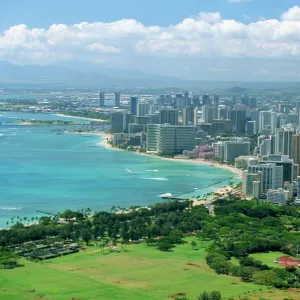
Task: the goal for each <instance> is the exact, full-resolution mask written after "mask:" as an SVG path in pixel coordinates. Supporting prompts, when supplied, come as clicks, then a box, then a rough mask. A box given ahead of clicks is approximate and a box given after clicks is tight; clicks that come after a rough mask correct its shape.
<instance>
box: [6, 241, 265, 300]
mask: <svg viewBox="0 0 300 300" xmlns="http://www.w3.org/2000/svg"><path fill="white" fill-rule="evenodd" d="M193 240H194V241H196V243H197V245H198V247H197V248H195V249H193V247H192V246H191V241H193ZM185 241H186V243H184V244H181V245H178V246H176V248H174V250H173V251H171V252H164V251H160V250H157V249H156V248H155V247H152V246H147V245H146V244H145V243H140V244H131V245H127V246H126V247H123V249H122V246H121V245H118V247H119V249H120V252H119V253H117V252H111V251H110V250H109V248H107V249H105V250H104V252H103V250H102V249H101V248H100V247H99V246H96V244H95V243H93V246H89V247H87V248H86V250H85V251H81V252H80V253H77V254H73V255H70V256H65V257H61V258H56V259H53V260H51V261H45V262H31V261H25V260H23V259H22V260H21V263H23V264H24V267H21V268H16V269H13V270H0V278H1V279H0V281H1V289H0V299H24V300H25V299H36V297H37V296H42V295H43V297H44V299H55V300H56V299H70V300H71V299H72V298H78V299H81V300H83V299H112V300H115V299H116V300H118V299H120V300H121V299H122V300H124V299H128V300H135V299H136V300H137V299H139V300H141V299H146V300H154V299H157V300H161V299H171V298H169V297H170V296H174V298H175V297H176V295H177V294H186V297H187V298H188V299H189V300H196V299H197V298H198V296H199V295H200V294H201V293H202V292H203V291H204V290H206V291H207V292H211V291H213V290H215V289H217V290H219V291H220V293H221V295H222V296H223V299H228V298H230V297H238V296H240V295H241V296H242V295H247V294H248V293H258V294H259V293H262V292H265V291H266V289H265V288H264V287H263V286H258V285H255V284H248V283H244V282H242V281H241V280H239V279H238V278H233V277H229V276H219V275H217V274H215V273H214V272H213V271H212V270H211V269H210V268H209V267H208V266H207V265H206V263H205V256H206V251H205V249H206V247H207V245H208V244H209V243H208V242H201V241H200V240H199V239H198V238H193V237H190V238H187V239H185ZM3 290H5V291H3ZM32 291H34V292H32ZM174 298H173V299H174Z"/></svg>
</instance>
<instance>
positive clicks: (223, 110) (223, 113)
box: [217, 105, 229, 120]
mask: <svg viewBox="0 0 300 300" xmlns="http://www.w3.org/2000/svg"><path fill="white" fill-rule="evenodd" d="M217 119H219V120H222V119H224V120H228V119H229V116H228V107H227V106H224V105H221V106H219V107H218V118H217Z"/></svg>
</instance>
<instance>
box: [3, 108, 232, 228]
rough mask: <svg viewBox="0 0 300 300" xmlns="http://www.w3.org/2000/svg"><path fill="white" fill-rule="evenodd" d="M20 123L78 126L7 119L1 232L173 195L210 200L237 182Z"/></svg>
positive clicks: (219, 172)
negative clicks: (37, 220) (26, 221)
mask: <svg viewBox="0 0 300 300" xmlns="http://www.w3.org/2000/svg"><path fill="white" fill-rule="evenodd" d="M20 119H36V120H57V119H64V120H72V118H69V117H68V118H64V117H57V116H55V115H50V114H29V113H19V112H16V113H15V112H0V122H1V123H2V125H0V228H1V227H5V223H6V221H8V220H10V218H11V217H14V216H20V217H24V216H26V217H32V216H40V215H41V214H39V213H37V212H36V210H41V211H46V212H53V213H56V212H61V211H63V210H64V209H67V208H71V209H82V208H87V207H89V208H91V209H92V210H108V209H109V208H111V207H112V206H117V205H119V206H121V207H129V206H131V205H148V204H151V203H154V202H160V201H163V200H162V199H161V198H160V195H162V194H165V193H171V194H172V195H174V196H180V195H182V194H187V193H191V194H192V195H203V194H204V193H207V192H210V191H214V190H216V189H217V188H218V187H221V186H224V185H226V184H227V183H228V181H229V180H231V179H232V178H233V177H234V176H235V175H234V174H232V173H231V172H229V171H227V170H223V169H219V168H215V167H212V166H203V165H200V164H193V163H183V162H170V161H166V160H161V159H159V158H152V157H147V156H142V155H137V154H134V153H129V152H125V151H116V150H111V149H106V148H104V147H102V146H99V145H98V144H99V142H100V141H101V137H99V136H95V135H79V134H78V135H77V134H61V135H58V134H56V132H55V131H53V129H54V128H58V126H55V127H54V126H20V125H18V124H17V122H18V120H20ZM211 185H214V186H211ZM209 186H210V187H209ZM207 187H208V188H207ZM196 190H197V191H196Z"/></svg>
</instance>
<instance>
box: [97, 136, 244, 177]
mask: <svg viewBox="0 0 300 300" xmlns="http://www.w3.org/2000/svg"><path fill="white" fill-rule="evenodd" d="M101 136H102V137H104V138H105V139H104V140H103V141H101V142H99V144H98V145H100V146H103V147H105V148H108V149H113V150H120V149H118V148H115V147H112V145H111V144H109V143H108V140H109V139H111V138H112V135H111V134H102V135H101ZM136 154H138V155H147V156H152V157H155V158H159V159H163V160H169V161H176V162H184V163H195V164H202V165H208V166H212V167H216V168H221V169H225V170H228V171H230V172H232V173H234V174H235V175H236V176H237V177H239V178H242V176H243V171H242V170H240V169H237V168H235V167H232V166H228V165H225V164H220V163H215V162H211V161H206V160H204V159H200V158H197V159H187V158H167V157H160V156H155V155H151V154H147V153H139V152H136Z"/></svg>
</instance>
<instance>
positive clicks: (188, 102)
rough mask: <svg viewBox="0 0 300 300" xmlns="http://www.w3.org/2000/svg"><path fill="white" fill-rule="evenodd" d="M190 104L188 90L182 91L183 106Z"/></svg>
mask: <svg viewBox="0 0 300 300" xmlns="http://www.w3.org/2000/svg"><path fill="white" fill-rule="evenodd" d="M190 105H191V101H190V97H189V92H184V94H183V108H185V107H187V106H190Z"/></svg>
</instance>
